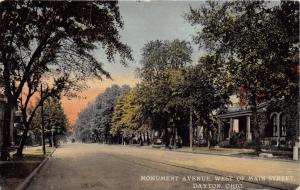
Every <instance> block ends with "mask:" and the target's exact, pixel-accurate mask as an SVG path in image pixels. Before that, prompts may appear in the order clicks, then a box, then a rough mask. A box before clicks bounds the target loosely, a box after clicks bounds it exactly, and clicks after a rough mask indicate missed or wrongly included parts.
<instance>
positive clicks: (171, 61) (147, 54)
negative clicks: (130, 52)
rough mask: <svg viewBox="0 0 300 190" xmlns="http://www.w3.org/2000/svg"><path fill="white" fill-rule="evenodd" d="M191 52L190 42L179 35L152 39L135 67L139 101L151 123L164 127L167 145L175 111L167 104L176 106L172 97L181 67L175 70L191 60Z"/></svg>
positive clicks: (174, 94) (156, 126)
mask: <svg viewBox="0 0 300 190" xmlns="http://www.w3.org/2000/svg"><path fill="white" fill-rule="evenodd" d="M191 54H192V48H191V46H190V44H189V43H188V42H186V41H180V40H178V39H176V40H173V41H159V40H156V41H151V42H149V43H147V44H146V45H145V47H144V48H143V52H142V60H141V67H140V68H139V69H138V73H139V76H140V78H141V79H142V82H141V84H140V85H139V87H138V93H139V97H140V102H139V103H140V105H141V111H142V113H143V115H144V116H145V117H146V118H149V119H150V120H151V124H152V127H153V128H156V129H159V130H161V129H163V130H164V140H165V144H166V146H169V134H168V125H169V123H170V118H171V115H174V114H173V113H171V112H173V111H172V110H171V109H170V106H169V105H172V104H173V105H174V106H173V107H174V108H175V107H176V106H175V104H176V103H174V102H173V103H171V101H173V100H174V101H176V100H175V98H174V97H175V96H176V95H177V90H178V89H177V88H176V87H175V86H176V82H177V81H176V80H177V79H180V77H179V74H180V71H177V70H180V69H182V68H183V67H184V66H186V65H187V64H190V63H191ZM174 85H175V86H174ZM177 103H179V102H177ZM176 110H177V109H176ZM181 111H182V110H181Z"/></svg>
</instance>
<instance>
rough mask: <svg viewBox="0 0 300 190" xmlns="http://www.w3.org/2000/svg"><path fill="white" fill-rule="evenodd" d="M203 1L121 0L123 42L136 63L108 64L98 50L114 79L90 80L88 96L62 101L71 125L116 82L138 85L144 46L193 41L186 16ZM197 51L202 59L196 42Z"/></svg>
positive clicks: (194, 55)
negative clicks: (178, 40)
mask: <svg viewBox="0 0 300 190" xmlns="http://www.w3.org/2000/svg"><path fill="white" fill-rule="evenodd" d="M200 4H201V2H195V1H176V2H175V1H168V2H166V1H164V2H162V1H160V2H158V1H151V2H148V1H142V2H136V1H130V2H129V1H125V2H124V1H121V2H119V7H120V14H121V16H122V19H123V21H124V29H123V30H121V31H120V35H121V41H122V42H124V43H127V44H128V45H129V46H130V47H131V49H132V55H133V58H134V61H133V62H130V63H129V64H128V65H127V66H126V67H125V66H123V65H121V64H120V63H117V62H116V63H108V62H107V61H106V60H105V56H103V53H102V52H103V51H102V50H100V49H99V50H98V52H95V56H96V57H97V59H99V60H101V61H102V62H103V63H104V66H103V67H104V69H105V70H106V71H108V72H109V73H110V74H111V76H112V78H113V80H108V79H105V80H102V81H99V80H91V81H88V85H89V88H88V89H87V90H85V91H84V92H82V94H81V95H82V96H83V97H85V98H74V99H68V98H63V99H62V103H63V106H64V110H65V113H66V114H67V117H68V119H69V121H70V123H71V124H74V122H75V120H76V118H77V116H78V113H79V112H80V111H81V110H83V109H84V108H85V106H86V105H87V104H88V102H91V101H93V100H94V99H95V98H96V96H97V95H98V94H99V93H101V92H103V91H104V90H105V88H107V87H110V86H111V85H112V84H118V85H122V84H128V85H130V86H134V85H135V84H136V83H137V82H138V81H139V80H138V78H136V75H135V70H136V68H138V67H139V61H140V59H141V49H142V48H143V46H144V45H145V44H146V43H147V42H149V41H151V40H157V39H159V40H174V39H176V38H177V39H180V40H186V41H192V36H193V35H194V34H195V33H196V30H195V29H194V28H193V27H192V26H191V25H190V24H189V23H188V22H187V21H186V20H185V19H184V17H183V15H184V13H187V12H188V11H189V6H190V5H191V6H192V7H199V6H200ZM192 46H193V49H194V52H193V55H192V59H193V61H194V62H196V61H197V60H198V57H199V54H200V50H199V49H198V47H197V46H196V45H195V44H192Z"/></svg>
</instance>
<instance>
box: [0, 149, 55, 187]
mask: <svg viewBox="0 0 300 190" xmlns="http://www.w3.org/2000/svg"><path fill="white" fill-rule="evenodd" d="M52 151H53V148H52V147H49V146H46V154H47V155H49V154H50V153H51V152H52ZM14 153H15V151H13V152H11V155H13V154H14ZM23 153H24V157H23V158H22V159H18V160H16V159H12V160H11V161H7V162H1V161H0V189H5V190H13V189H15V188H16V187H17V186H18V185H19V184H20V183H21V182H22V181H23V180H24V179H25V178H26V177H27V176H28V175H29V174H30V173H31V172H32V171H33V170H34V168H35V167H37V166H38V165H39V163H40V162H41V161H42V160H43V159H44V158H45V156H44V155H43V152H42V146H35V147H26V148H24V151H23Z"/></svg>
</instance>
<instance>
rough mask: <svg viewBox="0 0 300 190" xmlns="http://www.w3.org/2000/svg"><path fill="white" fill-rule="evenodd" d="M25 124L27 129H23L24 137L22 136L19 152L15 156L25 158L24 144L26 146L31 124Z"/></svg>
mask: <svg viewBox="0 0 300 190" xmlns="http://www.w3.org/2000/svg"><path fill="white" fill-rule="evenodd" d="M24 125H25V130H24V131H23V134H22V138H21V141H20V144H19V147H18V149H17V153H16V154H15V156H16V157H17V158H23V149H24V146H25V143H26V140H27V133H28V131H29V125H27V124H24Z"/></svg>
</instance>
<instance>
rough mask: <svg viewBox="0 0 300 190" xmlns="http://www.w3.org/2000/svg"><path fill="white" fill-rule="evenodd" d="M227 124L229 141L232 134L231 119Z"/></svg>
mask: <svg viewBox="0 0 300 190" xmlns="http://www.w3.org/2000/svg"><path fill="white" fill-rule="evenodd" d="M229 124H230V127H229V130H228V137H229V139H230V137H231V133H232V129H233V118H230V121H229Z"/></svg>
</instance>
